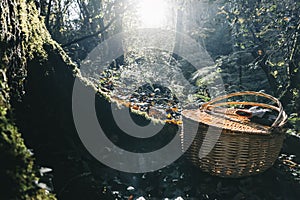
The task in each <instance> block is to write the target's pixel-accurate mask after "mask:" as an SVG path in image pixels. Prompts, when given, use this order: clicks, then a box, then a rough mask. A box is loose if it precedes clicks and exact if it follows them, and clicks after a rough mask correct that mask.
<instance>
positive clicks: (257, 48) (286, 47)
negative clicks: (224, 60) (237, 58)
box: [219, 0, 300, 109]
mask: <svg viewBox="0 0 300 200" xmlns="http://www.w3.org/2000/svg"><path fill="white" fill-rule="evenodd" d="M219 14H220V15H222V16H224V18H225V19H226V20H227V21H228V23H229V24H230V26H231V27H232V37H233V42H234V43H233V45H234V51H246V52H250V53H251V54H252V55H253V56H254V59H253V61H252V62H251V63H250V64H248V67H249V68H257V67H259V68H261V69H262V70H263V71H264V72H265V74H266V77H267V79H268V82H269V85H270V87H271V90H272V91H271V92H272V93H273V94H275V95H276V96H279V97H281V99H282V100H283V101H284V103H290V102H291V101H293V102H296V101H299V98H298V97H297V95H295V94H296V93H299V88H300V86H299V84H297V82H299V73H298V68H299V59H300V53H299V48H300V42H299V40H300V37H299V34H300V21H299V14H300V3H299V2H296V1H293V0H288V1H280V0H272V1H266V0H255V1H250V0H243V1H238V0H230V1H227V2H226V3H224V6H223V7H221V8H220V12H219ZM297 77H298V78H297ZM295 106H296V105H294V107H295ZM294 109H295V108H294Z"/></svg>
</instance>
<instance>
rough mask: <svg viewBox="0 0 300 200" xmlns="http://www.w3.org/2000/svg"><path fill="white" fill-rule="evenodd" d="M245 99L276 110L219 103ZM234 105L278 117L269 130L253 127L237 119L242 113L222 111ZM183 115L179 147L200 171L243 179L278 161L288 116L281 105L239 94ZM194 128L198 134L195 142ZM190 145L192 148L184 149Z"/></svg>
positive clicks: (266, 96) (213, 101)
mask: <svg viewBox="0 0 300 200" xmlns="http://www.w3.org/2000/svg"><path fill="white" fill-rule="evenodd" d="M244 95H253V96H261V97H265V98H267V99H269V100H271V101H272V102H273V103H275V104H276V106H274V105H269V104H262V103H257V102H232V101H229V102H226V101H225V102H220V101H224V100H228V98H230V97H233V96H244ZM234 104H236V105H250V106H259V107H262V108H268V109H272V110H275V111H277V112H278V116H277V118H276V119H275V120H274V123H273V124H272V125H271V126H264V125H260V124H256V123H253V122H251V121H250V119H249V118H248V117H245V116H240V115H238V114H237V110H241V109H235V108H224V107H223V106H224V105H230V106H231V105H234ZM245 112H246V110H245ZM182 115H183V135H182V147H183V150H187V156H188V158H189V159H190V160H191V161H192V162H193V163H194V164H195V165H197V166H199V167H200V168H201V169H202V170H203V171H205V172H209V173H211V174H212V175H217V176H221V177H233V178H234V177H243V176H249V175H254V174H258V173H261V172H263V171H265V170H266V169H268V168H269V167H271V166H272V165H273V163H274V161H275V160H276V159H277V157H278V154H279V152H280V149H281V147H282V143H283V140H284V137H285V134H284V133H283V131H282V127H283V125H284V124H285V123H286V120H287V115H286V114H285V112H284V111H283V108H282V105H281V103H280V102H279V101H278V100H277V99H276V98H274V97H272V96H270V95H267V94H264V93H261V92H250V91H247V92H238V93H233V94H229V95H226V96H222V97H218V98H216V99H214V100H212V101H210V102H208V103H206V104H204V105H202V107H201V108H200V109H197V110H185V111H183V113H182ZM195 127H196V131H197V134H196V137H195V138H194V137H193V134H194V132H195ZM220 133H221V134H220ZM216 137H217V138H216ZM193 138H194V139H193ZM192 140H193V141H192ZM190 142H192V145H191V146H190V147H189V148H188V149H187V144H189V143H190ZM203 152H207V153H208V154H207V155H206V154H203Z"/></svg>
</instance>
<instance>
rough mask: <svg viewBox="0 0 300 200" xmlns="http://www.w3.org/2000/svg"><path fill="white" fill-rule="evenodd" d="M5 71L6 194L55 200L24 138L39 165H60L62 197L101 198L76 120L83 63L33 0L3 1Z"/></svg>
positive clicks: (0, 108) (0, 55)
mask: <svg viewBox="0 0 300 200" xmlns="http://www.w3.org/2000/svg"><path fill="white" fill-rule="evenodd" d="M0 72H1V73H0V85H1V89H0V131H1V135H0V151H1V155H0V163H1V166H0V186H1V192H0V199H54V197H53V196H52V195H48V194H47V193H46V192H45V190H41V189H40V188H38V187H37V184H35V181H36V180H37V178H36V177H37V175H36V174H37V171H36V170H35V169H36V168H37V166H35V167H34V166H33V158H32V156H31V154H30V152H29V151H28V149H27V148H26V147H25V145H24V141H23V139H22V137H23V138H24V139H25V141H26V145H28V146H30V148H33V149H34V155H35V158H36V161H37V163H38V164H39V165H42V166H47V167H55V170H54V180H53V181H54V190H55V191H54V192H56V193H58V197H59V198H62V197H65V198H68V199H84V198H86V197H89V198H90V199H101V198H102V197H101V195H100V193H101V191H100V189H99V188H98V187H97V186H96V183H95V182H94V179H93V176H92V174H91V172H90V169H89V168H88V165H87V164H86V162H85V161H84V160H83V159H91V158H90V157H89V156H88V154H87V152H86V150H85V149H84V147H82V145H81V143H80V140H79V138H78V136H77V134H76V130H74V129H75V128H74V125H73V121H72V112H71V110H72V109H71V96H72V88H73V82H74V79H75V76H76V74H77V68H76V66H75V65H74V64H72V62H71V61H70V59H69V58H68V56H66V54H65V53H64V51H63V50H62V48H61V47H60V46H59V45H58V44H57V43H56V42H55V41H53V40H52V39H51V36H50V34H49V32H48V31H47V29H46V26H45V24H44V23H43V22H42V19H41V18H40V17H39V11H38V10H37V8H36V4H35V2H34V1H33V0H2V1H1V2H0ZM11 119H15V120H14V121H15V123H16V126H17V127H18V129H19V130H20V131H21V132H22V137H21V135H20V134H19V133H18V131H17V129H16V127H15V126H14V124H13V122H12V120H11ZM80 145H81V146H80ZM70 152H71V153H70ZM83 155H86V156H83ZM83 157H84V158H83ZM74 177H79V178H74ZM69 187H72V190H71V192H70V188H69ZM102 199H103V198H102Z"/></svg>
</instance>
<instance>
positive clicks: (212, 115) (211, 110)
mask: <svg viewBox="0 0 300 200" xmlns="http://www.w3.org/2000/svg"><path fill="white" fill-rule="evenodd" d="M245 95H252V96H261V97H265V98H267V99H269V100H271V101H272V102H273V103H275V104H277V105H276V106H274V105H270V104H264V103H258V102H246V101H242V102H234V101H228V102H220V101H222V100H226V99H228V98H230V97H234V96H245ZM225 105H249V106H258V107H263V108H268V109H272V110H275V111H277V112H278V116H277V118H276V119H275V121H274V122H273V124H272V125H271V126H265V125H261V124H258V123H254V122H251V121H250V120H249V119H248V118H247V117H243V116H234V114H231V115H229V114H228V112H233V113H234V112H236V111H237V110H242V109H234V108H227V109H226V108H223V109H222V108H220V106H225ZM235 114H236V113H235ZM182 115H183V116H184V117H186V118H189V119H191V120H193V121H196V122H199V123H203V124H206V125H209V126H214V127H217V128H222V129H225V130H229V131H233V132H241V133H248V134H262V135H269V134H271V133H272V131H273V130H274V129H280V128H282V127H283V126H284V125H285V123H286V121H287V115H286V113H285V112H284V110H283V107H282V104H281V103H280V101H279V100H278V99H277V98H275V97H273V96H271V95H269V94H265V93H263V92H254V91H244V92H235V93H231V94H227V95H223V96H219V97H216V98H215V99H212V100H211V101H209V102H207V103H204V104H203V105H202V106H201V107H200V109H194V110H185V111H182ZM197 116H198V117H197ZM222 120H223V121H222ZM230 124H231V125H232V126H233V127H230V126H229V125H230ZM243 126H244V128H243ZM239 128H240V129H239ZM250 130H251V131H250Z"/></svg>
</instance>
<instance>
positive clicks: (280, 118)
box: [200, 91, 287, 128]
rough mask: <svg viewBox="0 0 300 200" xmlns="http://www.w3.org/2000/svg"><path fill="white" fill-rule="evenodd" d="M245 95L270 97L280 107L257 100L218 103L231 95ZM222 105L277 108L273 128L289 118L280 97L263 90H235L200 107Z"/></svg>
mask: <svg viewBox="0 0 300 200" xmlns="http://www.w3.org/2000/svg"><path fill="white" fill-rule="evenodd" d="M244 95H254V96H261V97H265V98H267V99H270V100H271V101H273V102H274V103H276V104H277V106H278V107H276V106H272V105H268V104H264V103H256V102H232V101H230V102H222V103H216V102H218V101H221V100H224V99H228V98H230V97H235V96H244ZM222 105H251V106H260V107H265V108H270V109H272V110H275V111H277V112H278V116H277V118H276V120H275V121H274V123H273V124H272V125H271V127H272V128H276V127H281V126H283V125H284V124H285V122H286V120H287V115H286V113H285V112H284V110H283V107H282V104H281V103H280V101H279V100H278V99H276V98H275V97H273V96H271V95H269V94H265V93H263V92H254V91H244V92H235V93H231V94H227V95H224V96H220V97H216V98H215V99H213V100H211V101H209V102H207V103H204V104H203V105H202V106H201V108H200V109H201V110H210V108H213V107H217V106H222Z"/></svg>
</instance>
